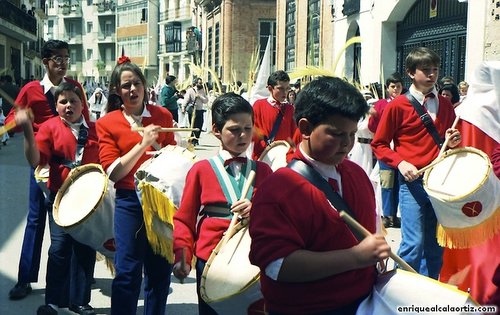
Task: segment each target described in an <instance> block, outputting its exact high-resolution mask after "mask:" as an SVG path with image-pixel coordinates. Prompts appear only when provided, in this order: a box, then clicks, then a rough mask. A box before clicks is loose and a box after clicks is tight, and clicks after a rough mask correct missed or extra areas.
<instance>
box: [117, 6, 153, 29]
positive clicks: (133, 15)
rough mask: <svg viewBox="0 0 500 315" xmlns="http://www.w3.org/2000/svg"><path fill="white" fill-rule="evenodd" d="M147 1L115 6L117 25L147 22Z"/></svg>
mask: <svg viewBox="0 0 500 315" xmlns="http://www.w3.org/2000/svg"><path fill="white" fill-rule="evenodd" d="M147 5H148V1H144V2H141V3H131V4H126V3H125V4H124V5H119V6H117V12H116V17H117V23H118V27H123V26H129V25H137V24H141V23H145V22H147V8H146V6H147Z"/></svg>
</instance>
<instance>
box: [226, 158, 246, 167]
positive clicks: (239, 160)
mask: <svg viewBox="0 0 500 315" xmlns="http://www.w3.org/2000/svg"><path fill="white" fill-rule="evenodd" d="M247 160H248V159H247V158H245V157H242V156H236V157H233V158H230V159H227V160H225V161H224V166H228V165H229V164H231V163H232V162H240V163H242V164H245V163H246V162H247Z"/></svg>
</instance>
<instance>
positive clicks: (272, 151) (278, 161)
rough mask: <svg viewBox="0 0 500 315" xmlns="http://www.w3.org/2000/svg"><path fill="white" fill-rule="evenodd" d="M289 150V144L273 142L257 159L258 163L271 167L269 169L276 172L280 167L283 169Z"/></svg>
mask: <svg viewBox="0 0 500 315" xmlns="http://www.w3.org/2000/svg"><path fill="white" fill-rule="evenodd" d="M289 150H290V144H289V143H288V142H286V141H284V140H279V141H274V142H272V143H271V144H270V145H268V146H267V147H266V149H265V150H264V151H263V152H262V154H261V155H260V157H259V161H262V162H264V163H266V164H267V165H269V166H271V169H272V170H273V172H274V171H276V170H277V169H278V168H280V167H285V166H286V165H287V164H288V163H287V162H286V154H287V153H288V151H289Z"/></svg>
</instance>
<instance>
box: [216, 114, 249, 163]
mask: <svg viewBox="0 0 500 315" xmlns="http://www.w3.org/2000/svg"><path fill="white" fill-rule="evenodd" d="M212 130H213V132H214V135H215V136H216V137H217V138H218V139H219V140H220V141H221V142H222V148H223V149H224V150H227V151H229V152H230V153H231V155H233V156H238V155H240V154H241V153H243V152H245V151H246V150H247V148H248V146H249V145H250V143H251V142H252V133H253V121H252V115H251V114H248V113H238V114H233V115H231V116H230V117H229V119H228V120H227V121H226V124H225V125H224V127H223V128H222V130H218V129H217V127H215V125H214V126H213V127H212Z"/></svg>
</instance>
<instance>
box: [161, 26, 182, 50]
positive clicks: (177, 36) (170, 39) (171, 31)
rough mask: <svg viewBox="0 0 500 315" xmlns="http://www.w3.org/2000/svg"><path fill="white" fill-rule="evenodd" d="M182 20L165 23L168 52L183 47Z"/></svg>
mask: <svg viewBox="0 0 500 315" xmlns="http://www.w3.org/2000/svg"><path fill="white" fill-rule="evenodd" d="M181 27H182V25H181V22H171V23H167V25H165V44H166V46H167V52H180V51H181V47H182V39H181Z"/></svg>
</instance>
